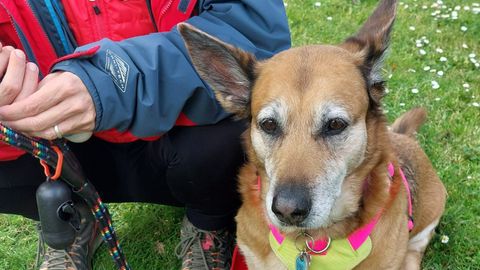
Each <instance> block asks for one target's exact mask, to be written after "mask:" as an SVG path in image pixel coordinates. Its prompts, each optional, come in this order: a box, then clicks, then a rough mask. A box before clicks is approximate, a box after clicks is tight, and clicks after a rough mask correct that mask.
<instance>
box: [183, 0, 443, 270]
mask: <svg viewBox="0 0 480 270" xmlns="http://www.w3.org/2000/svg"><path fill="white" fill-rule="evenodd" d="M395 9H396V1H394V0H383V1H382V2H381V3H380V5H379V6H378V7H377V9H376V10H375V12H374V13H373V14H372V16H371V17H370V18H369V19H368V21H367V22H366V23H365V24H364V26H363V27H362V28H361V29H360V31H359V32H358V33H357V34H356V35H355V36H353V37H350V38H348V39H347V40H346V41H345V42H344V43H342V44H340V45H338V46H331V45H315V46H305V47H299V48H293V49H290V50H287V51H284V52H281V53H279V54H277V55H275V56H274V57H272V58H271V59H269V60H266V61H262V62H259V61H257V60H256V59H255V57H254V56H252V55H251V54H249V53H246V52H244V51H242V50H240V49H237V48H234V47H232V46H230V45H228V44H225V43H223V42H221V41H220V40H218V39H216V38H214V37H211V36H209V35H207V34H205V33H203V32H201V31H199V30H196V29H194V28H193V27H191V26H189V25H187V24H181V25H180V26H179V30H180V32H181V34H182V36H183V38H184V40H185V42H186V45H187V48H188V50H189V52H190V55H191V56H192V62H193V64H194V66H195V67H196V69H197V71H198V72H199V74H200V75H201V76H202V78H203V79H204V80H205V81H206V82H207V83H209V85H210V86H211V87H212V88H213V89H214V91H215V94H216V97H217V99H218V100H219V102H220V103H221V104H222V106H223V107H224V108H225V109H226V110H227V111H230V112H232V113H234V114H235V115H236V116H237V117H238V118H241V119H248V120H249V121H250V126H249V127H248V130H247V131H246V133H245V136H244V141H245V147H246V151H247V154H248V164H246V165H245V166H244V168H243V169H242V170H241V172H240V176H239V185H240V187H239V189H240V193H241V195H242V199H243V205H242V207H241V209H240V210H239V212H238V215H237V217H236V220H237V223H238V225H237V239H238V244H239V246H240V249H241V251H242V252H243V254H244V255H245V257H246V260H247V264H248V266H249V269H250V270H253V269H285V266H283V265H282V264H281V262H280V261H279V260H278V259H277V258H276V257H275V255H274V253H273V252H272V250H271V248H270V245H269V242H268V235H269V228H268V224H269V223H272V224H274V225H276V226H277V227H278V228H279V229H280V230H281V231H282V232H283V233H285V234H286V235H287V237H294V236H295V235H296V234H297V233H298V232H299V231H306V232H308V233H309V234H310V235H312V236H313V237H315V238H320V237H325V236H330V237H332V238H333V239H335V238H345V237H346V236H348V235H349V234H350V233H351V232H352V231H354V230H355V229H356V228H358V227H360V226H362V225H364V224H366V223H368V222H369V221H370V220H371V219H372V218H373V216H374V215H376V214H377V213H378V212H379V211H380V209H385V211H384V212H383V214H382V216H381V218H380V220H379V222H378V224H377V225H376V227H375V230H374V231H373V232H372V234H371V239H372V244H373V249H372V251H371V253H370V255H369V256H368V257H367V258H366V259H365V260H364V261H363V262H362V263H361V264H360V265H358V266H357V267H356V269H419V268H420V263H421V259H422V256H423V252H424V251H425V248H426V246H427V244H428V242H429V241H430V238H431V237H432V234H433V231H434V229H435V227H436V226H437V224H438V222H439V219H440V217H441V215H442V213H443V210H444V204H445V197H446V191H445V188H444V186H443V184H442V183H441V181H440V179H439V178H438V176H437V174H436V172H435V170H434V169H433V167H432V165H431V163H430V161H429V160H428V158H427V157H426V155H425V154H424V152H423V151H422V149H421V148H420V146H419V145H418V143H417V142H416V140H415V132H416V131H417V129H418V128H419V127H420V125H421V124H422V123H423V122H424V120H425V111H424V110H423V109H414V110H411V111H409V112H407V113H406V114H404V115H403V116H402V117H400V118H399V119H397V120H396V121H395V123H394V124H393V126H392V128H391V131H389V130H388V128H387V124H386V120H385V117H384V115H383V113H382V109H381V98H382V96H383V94H384V86H383V81H382V79H381V76H380V68H381V64H382V60H383V57H384V54H385V51H386V49H387V47H388V41H389V35H390V31H391V28H392V25H393V22H394V18H395ZM390 162H391V163H393V164H394V166H395V171H396V172H397V173H396V174H395V175H394V177H393V179H390V178H389V175H388V172H387V165H388V163H390ZM399 167H401V168H402V169H403V170H404V172H405V174H406V175H407V178H409V181H410V185H411V187H412V194H413V206H414V216H413V218H414V221H415V227H414V229H413V231H411V232H410V233H409V231H408V228H407V220H408V216H407V212H408V211H407V205H408V201H407V193H406V190H405V188H404V186H403V185H402V181H401V179H400V176H399V173H398V169H399ZM257 175H260V177H261V180H262V181H261V188H258V187H257V185H256V184H257ZM299 205H300V206H302V205H303V206H305V205H307V206H305V207H304V208H302V209H303V210H305V211H303V212H302V211H297V210H298V209H299V208H301V207H298V206H299ZM307 210H308V211H307Z"/></svg>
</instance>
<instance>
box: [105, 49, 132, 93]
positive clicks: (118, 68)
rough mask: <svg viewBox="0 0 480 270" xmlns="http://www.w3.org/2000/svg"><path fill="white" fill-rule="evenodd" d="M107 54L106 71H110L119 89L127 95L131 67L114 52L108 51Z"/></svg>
mask: <svg viewBox="0 0 480 270" xmlns="http://www.w3.org/2000/svg"><path fill="white" fill-rule="evenodd" d="M106 53H107V57H106V58H107V59H106V63H105V70H106V71H108V73H109V74H110V76H111V77H112V79H113V82H114V83H115V85H116V86H117V87H118V89H120V91H122V92H124V93H125V91H126V90H127V83H128V71H129V70H130V66H129V65H128V64H127V62H125V60H123V59H122V58H120V56H118V55H117V54H115V53H114V52H112V51H110V50H107V51H106Z"/></svg>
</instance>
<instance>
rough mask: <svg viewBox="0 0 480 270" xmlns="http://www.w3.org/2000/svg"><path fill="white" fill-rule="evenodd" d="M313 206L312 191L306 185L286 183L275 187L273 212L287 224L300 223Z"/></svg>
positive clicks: (296, 224)
mask: <svg viewBox="0 0 480 270" xmlns="http://www.w3.org/2000/svg"><path fill="white" fill-rule="evenodd" d="M311 208H312V200H311V199H310V192H309V190H308V188H307V187H306V186H305V185H301V184H296V183H286V184H282V185H279V186H277V188H276V189H275V192H274V196H273V202H272V212H273V213H274V214H275V216H276V217H277V218H278V219H279V220H280V221H281V222H283V223H285V224H286V225H295V226H298V225H300V224H301V223H302V222H303V221H304V220H305V219H306V218H307V217H308V214H309V213H310V210H311Z"/></svg>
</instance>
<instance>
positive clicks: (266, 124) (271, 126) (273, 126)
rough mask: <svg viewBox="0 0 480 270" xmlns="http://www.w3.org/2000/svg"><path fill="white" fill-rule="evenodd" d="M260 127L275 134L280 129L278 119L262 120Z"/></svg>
mask: <svg viewBox="0 0 480 270" xmlns="http://www.w3.org/2000/svg"><path fill="white" fill-rule="evenodd" d="M260 128H261V129H262V130H263V131H265V132H266V133H268V134H275V133H277V130H278V124H277V121H275V120H273V119H271V118H267V119H264V120H262V122H260Z"/></svg>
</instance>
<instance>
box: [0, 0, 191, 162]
mask: <svg viewBox="0 0 480 270" xmlns="http://www.w3.org/2000/svg"><path fill="white" fill-rule="evenodd" d="M33 1H35V0H33ZM61 2H62V5H63V10H64V12H65V13H64V16H65V18H66V20H67V22H68V25H69V26H70V29H71V31H72V34H73V35H74V37H75V40H76V42H77V45H78V46H81V45H85V44H88V43H91V42H95V41H98V40H100V39H102V38H109V39H111V40H114V41H120V40H123V39H126V38H130V37H135V36H141V35H147V34H150V33H154V32H158V31H159V32H164V31H169V30H170V29H171V28H172V27H173V26H175V25H176V24H178V23H179V22H183V21H185V20H186V19H188V18H189V17H191V16H192V14H193V12H194V7H195V4H196V0H191V1H182V0H153V1H102V0H96V1H95V0H94V1H90V0H88V1H79V0H62V1H61ZM149 2H150V3H149ZM182 2H184V3H186V4H184V5H185V6H184V7H183V8H182V9H180V8H175V7H179V6H180V4H181V3H182ZM32 4H34V3H33V2H29V1H26V0H23V1H22V0H13V1H9V0H0V41H1V42H2V45H3V46H7V45H10V46H13V47H15V48H18V49H22V50H25V47H24V46H23V45H22V42H21V40H22V39H25V40H27V41H28V43H29V45H30V47H31V48H27V49H31V50H32V51H33V52H32V53H31V54H30V55H34V56H35V58H36V59H28V60H29V61H34V62H35V63H37V64H38V65H39V68H40V72H41V74H43V75H46V74H48V72H49V68H50V67H51V66H52V64H53V63H55V62H57V61H58V59H59V58H60V57H62V56H63V55H60V54H59V53H58V52H56V51H55V49H54V48H53V46H52V44H51V41H50V40H49V38H48V36H47V33H46V30H45V26H44V25H42V22H41V21H40V18H38V17H37V16H36V14H35V9H34V7H33V6H32ZM37 4H38V3H37ZM37 4H35V5H37ZM39 12H40V11H38V13H39ZM18 28H20V29H22V33H21V34H20V33H19V31H18V30H17V29H18ZM22 35H24V36H22ZM27 55H28V54H27ZM66 57H67V58H68V57H69V56H66ZM96 136H97V137H100V138H102V139H105V140H107V141H113V142H131V141H134V140H136V139H137V138H136V137H135V136H133V135H132V134H130V133H129V132H128V131H126V132H119V131H116V130H114V129H112V130H107V131H102V132H98V133H96ZM156 138H158V136H155V137H150V138H144V139H146V140H149V139H156ZM23 153H24V152H23V151H21V150H18V149H16V148H13V147H9V146H6V145H4V144H1V143H0V160H12V159H16V158H18V157H19V156H20V155H22V154H23Z"/></svg>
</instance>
